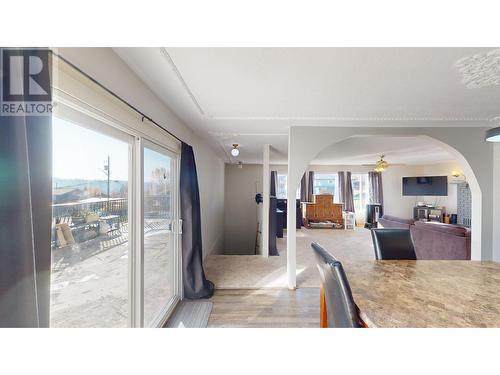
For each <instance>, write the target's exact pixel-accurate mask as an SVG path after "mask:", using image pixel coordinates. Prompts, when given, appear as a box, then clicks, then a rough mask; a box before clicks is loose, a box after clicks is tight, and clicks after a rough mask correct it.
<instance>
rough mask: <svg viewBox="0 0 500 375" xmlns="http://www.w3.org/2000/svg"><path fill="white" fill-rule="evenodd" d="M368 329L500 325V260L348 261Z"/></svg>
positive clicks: (353, 292) (348, 276) (346, 264)
mask: <svg viewBox="0 0 500 375" xmlns="http://www.w3.org/2000/svg"><path fill="white" fill-rule="evenodd" d="M344 269H345V272H346V275H347V279H348V280H349V284H350V287H351V290H352V295H353V298H354V302H355V303H356V305H357V306H358V308H359V315H360V318H361V319H362V320H363V322H364V323H365V324H366V326H368V327H378V328H401V327H408V328H409V327H463V328H466V327H467V328H472V327H500V264H499V263H495V262H491V261H467V260H464V261H462V260H417V261H415V260H376V261H353V262H345V263H344Z"/></svg>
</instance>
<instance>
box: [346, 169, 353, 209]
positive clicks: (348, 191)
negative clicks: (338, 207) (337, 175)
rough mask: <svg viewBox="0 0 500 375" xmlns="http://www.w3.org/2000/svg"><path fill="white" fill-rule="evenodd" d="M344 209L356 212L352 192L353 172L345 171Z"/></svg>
mask: <svg viewBox="0 0 500 375" xmlns="http://www.w3.org/2000/svg"><path fill="white" fill-rule="evenodd" d="M344 210H345V211H348V212H354V197H353V194H352V181H351V172H346V173H345V202H344Z"/></svg>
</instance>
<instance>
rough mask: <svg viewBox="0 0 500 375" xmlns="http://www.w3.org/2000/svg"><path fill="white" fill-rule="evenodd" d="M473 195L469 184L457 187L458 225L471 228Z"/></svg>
mask: <svg viewBox="0 0 500 375" xmlns="http://www.w3.org/2000/svg"><path fill="white" fill-rule="evenodd" d="M471 218H472V194H471V191H470V188H469V184H468V183H463V184H459V185H458V186H457V223H458V224H460V225H464V226H466V227H470V226H471Z"/></svg>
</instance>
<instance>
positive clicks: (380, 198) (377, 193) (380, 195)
mask: <svg viewBox="0 0 500 375" xmlns="http://www.w3.org/2000/svg"><path fill="white" fill-rule="evenodd" d="M368 185H369V191H370V203H378V204H384V192H383V190H382V173H380V172H368Z"/></svg>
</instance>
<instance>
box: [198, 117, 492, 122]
mask: <svg viewBox="0 0 500 375" xmlns="http://www.w3.org/2000/svg"><path fill="white" fill-rule="evenodd" d="M204 118H205V119H208V120H241V121H247V120H256V121H262V120H269V121H272V120H274V121H369V122H386V121H420V122H421V121H429V122H440V121H443V122H445V121H479V122H484V121H498V119H499V118H500V116H497V117H287V116H278V117H276V116H274V117H266V116H210V115H205V116H204Z"/></svg>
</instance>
